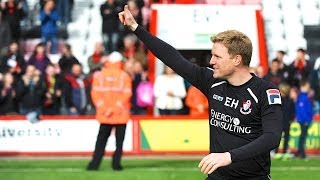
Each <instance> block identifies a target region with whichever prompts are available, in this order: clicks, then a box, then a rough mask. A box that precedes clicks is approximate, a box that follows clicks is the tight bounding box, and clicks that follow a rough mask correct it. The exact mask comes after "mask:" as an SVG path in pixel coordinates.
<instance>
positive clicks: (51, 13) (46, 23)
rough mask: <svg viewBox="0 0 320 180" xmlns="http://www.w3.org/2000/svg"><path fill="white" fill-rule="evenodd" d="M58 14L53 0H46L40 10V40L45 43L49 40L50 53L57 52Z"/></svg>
mask: <svg viewBox="0 0 320 180" xmlns="http://www.w3.org/2000/svg"><path fill="white" fill-rule="evenodd" d="M58 20H59V14H58V12H57V10H56V9H55V3H54V0H47V1H46V2H45V5H44V8H43V9H42V10H41V11H40V21H41V38H42V42H43V43H44V44H45V45H47V43H48V42H49V41H50V42H51V46H50V53H51V54H57V53H58V25H57V21H58Z"/></svg>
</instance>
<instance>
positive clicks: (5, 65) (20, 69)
mask: <svg viewBox="0 0 320 180" xmlns="http://www.w3.org/2000/svg"><path fill="white" fill-rule="evenodd" d="M0 59H1V64H0V72H2V73H5V72H11V73H12V74H13V76H14V77H15V78H16V79H21V76H22V74H24V72H25V69H26V62H25V59H24V57H23V54H22V53H21V52H20V49H19V45H18V43H17V42H11V43H10V45H9V49H8V52H7V54H5V55H4V56H3V57H1V58H0Z"/></svg>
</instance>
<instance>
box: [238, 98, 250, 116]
mask: <svg viewBox="0 0 320 180" xmlns="http://www.w3.org/2000/svg"><path fill="white" fill-rule="evenodd" d="M240 112H241V113H242V114H250V113H251V101H250V100H247V101H244V102H242V107H241V108H240Z"/></svg>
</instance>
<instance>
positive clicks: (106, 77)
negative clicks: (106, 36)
mask: <svg viewBox="0 0 320 180" xmlns="http://www.w3.org/2000/svg"><path fill="white" fill-rule="evenodd" d="M131 96H132V80H131V77H130V76H129V75H128V74H127V73H126V72H125V71H123V70H122V69H121V62H117V63H105V66H104V67H103V68H102V70H101V71H98V72H95V73H94V75H93V82H92V89H91V97H92V101H93V104H94V105H95V107H96V119H97V120H98V121H99V122H100V123H101V124H126V123H127V122H128V120H129V119H130V107H131V104H130V99H131Z"/></svg>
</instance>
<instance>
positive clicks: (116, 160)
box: [88, 124, 127, 169]
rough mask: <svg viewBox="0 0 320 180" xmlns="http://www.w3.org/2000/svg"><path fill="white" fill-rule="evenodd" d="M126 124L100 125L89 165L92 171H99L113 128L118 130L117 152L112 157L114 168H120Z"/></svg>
mask: <svg viewBox="0 0 320 180" xmlns="http://www.w3.org/2000/svg"><path fill="white" fill-rule="evenodd" d="M126 126H127V125H126V124H117V125H114V124H100V129H99V133H98V137H97V141H96V146H95V149H94V153H93V157H92V160H91V162H90V163H89V165H88V168H90V169H98V168H99V166H100V163H101V161H102V158H103V155H104V152H105V148H106V144H107V141H108V138H109V136H110V133H111V130H112V128H113V127H115V129H116V150H115V152H114V154H113V156H112V167H113V168H117V167H120V166H121V165H120V161H121V156H122V146H123V141H124V135H125V131H126Z"/></svg>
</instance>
